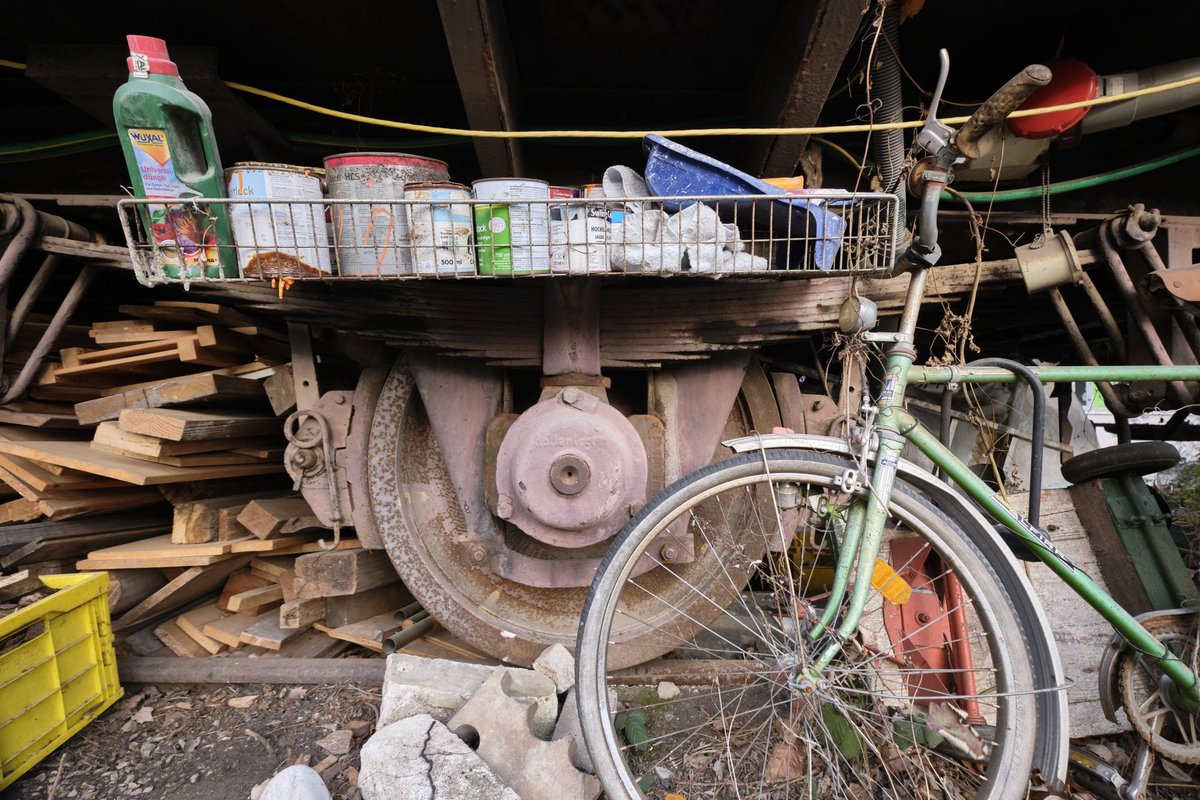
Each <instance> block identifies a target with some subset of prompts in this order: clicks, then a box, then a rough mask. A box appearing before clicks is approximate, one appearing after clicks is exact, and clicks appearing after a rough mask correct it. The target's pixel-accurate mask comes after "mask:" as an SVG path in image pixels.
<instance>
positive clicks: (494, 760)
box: [448, 670, 600, 800]
mask: <svg viewBox="0 0 1200 800" xmlns="http://www.w3.org/2000/svg"><path fill="white" fill-rule="evenodd" d="M511 683H512V679H511V677H510V676H508V675H506V674H505V672H504V671H502V670H497V671H496V672H494V673H492V676H491V677H490V678H488V679H487V681H485V682H484V684H483V686H481V687H480V688H479V691H477V692H475V694H474V695H472V696H471V699H470V700H468V701H467V703H466V704H465V705H464V706H463V707H462V708H461V709H459V711H458V713H456V714H455V715H454V716H453V717H451V718H450V722H449V723H448V726H449V728H450V730H452V731H454V732H455V733H457V734H459V735H460V736H464V735H465V736H468V737H470V738H472V739H473V738H475V737H478V740H479V744H478V747H477V752H478V753H479V755H480V757H481V758H483V760H484V761H486V762H487V763H488V765H489V766H491V768H492V769H493V770H495V771H496V774H497V775H499V776H500V777H501V778H503V779H504V781H505V783H507V784H508V785H509V786H511V787H512V788H513V789H515V790H516V791H517V793H518V794H519V795H520V796H521V798H522V800H594V799H595V798H596V797H599V796H600V782H599V781H598V780H596V779H595V778H594V777H592V776H591V775H588V774H587V773H585V772H580V771H579V770H578V769H576V768H575V765H574V764H573V763H572V760H571V757H572V751H573V750H574V749H575V743H574V741H573V740H571V739H559V740H557V741H551V742H546V741H542V740H541V739H539V738H537V737H536V736H534V734H533V731H532V730H531V729H530V726H529V725H522V724H521V722H522V720H528V721H529V722H532V721H533V717H534V715H535V713H536V707H535V706H534V704H533V703H530V702H529V701H523V700H519V699H517V698H515V697H512V696H511V695H510V694H509V693H508V692H507V691H506V688H507V687H508V686H509V685H510V684H511Z"/></svg>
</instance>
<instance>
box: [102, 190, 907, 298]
mask: <svg viewBox="0 0 1200 800" xmlns="http://www.w3.org/2000/svg"><path fill="white" fill-rule="evenodd" d="M461 194H462V195H463V196H462V197H461V198H460V197H457V196H450V197H441V198H440V199H429V200H421V199H396V200H384V201H381V200H353V199H332V198H325V199H322V200H267V201H263V200H250V199H230V198H194V199H186V200H162V199H126V200H122V201H120V203H118V212H119V214H120V218H121V225H122V228H123V229H124V231H125V236H126V239H127V241H128V244H129V253H130V257H131V258H132V260H133V265H134V269H135V272H136V274H137V277H138V280H139V281H141V282H142V283H144V284H146V285H155V284H159V283H192V282H197V283H199V282H228V281H263V280H272V279H284V280H289V281H305V280H317V281H329V280H372V281H375V280H483V279H504V280H509V279H518V278H530V277H565V276H573V275H593V276H605V275H608V276H619V275H648V276H661V277H668V276H698V277H710V278H718V277H723V276H731V275H736V276H741V277H756V276H757V277H764V278H784V277H819V276H837V275H850V274H857V275H862V274H866V275H872V274H883V273H886V272H888V271H889V270H891V268H892V265H893V263H894V261H895V255H896V253H895V241H896V234H897V231H898V225H899V223H900V221H899V220H898V218H897V215H898V203H897V200H896V197H895V196H894V195H890V194H883V193H856V194H851V193H848V192H838V191H829V192H824V191H819V192H818V191H814V192H806V193H805V194H804V195H802V196H796V195H786V194H780V195H708V196H688V197H682V196H680V197H652V198H605V199H566V198H553V199H537V200H520V201H505V202H502V203H497V202H495V201H489V200H476V199H471V198H469V197H468V196H467V195H466V192H465V191H464V192H461Z"/></svg>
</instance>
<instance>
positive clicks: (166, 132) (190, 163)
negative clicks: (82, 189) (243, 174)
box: [113, 36, 238, 279]
mask: <svg viewBox="0 0 1200 800" xmlns="http://www.w3.org/2000/svg"><path fill="white" fill-rule="evenodd" d="M126 38H127V40H128V42H129V59H128V60H127V63H128V65H129V80H128V81H127V82H126V83H125V85H124V86H122V87H120V88H119V89H117V93H116V95H115V96H114V97H113V116H114V117H115V118H116V121H117V133H118V135H119V136H120V138H121V149H122V150H123V151H124V153H125V163H126V164H127V165H128V167H129V177H130V178H131V179H132V180H133V188H134V192H135V193H136V195H137V196H138V197H146V198H150V199H157V198H162V199H163V200H169V201H178V200H188V199H189V198H196V197H224V196H225V187H224V173H223V172H222V170H221V156H220V154H219V153H218V152H217V140H216V137H215V136H214V135H213V126H212V112H211V111H209V110H208V105H207V104H205V102H204V101H203V100H201V99H200V97H199V96H198V95H196V94H193V93H192V92H189V91H188V90H187V87H185V86H184V85H183V81H182V80H180V78H179V68H178V67H176V66H175V64H174V62H172V61H171V57H170V56H169V55H168V54H167V43H166V42H164V41H163V40H162V39H155V38H154V37H151V36H129V37H126ZM141 212H142V224H143V225H144V226H145V229H146V230H147V231H148V232H149V235H151V236H152V237H153V238H154V243H155V246H156V250H157V251H158V253H160V254H161V257H162V267H163V271H164V272H165V274H166V276H167V277H168V278H176V279H178V278H181V277H187V278H198V277H200V276H204V277H207V278H220V277H226V278H236V277H238V268H237V257H236V253H235V251H234V248H233V235H232V233H231V231H230V227H229V210H228V208H227V207H226V206H224V205H213V206H210V205H206V204H203V203H188V202H182V203H181V202H167V203H164V204H162V205H156V204H150V205H145V206H142V207H141Z"/></svg>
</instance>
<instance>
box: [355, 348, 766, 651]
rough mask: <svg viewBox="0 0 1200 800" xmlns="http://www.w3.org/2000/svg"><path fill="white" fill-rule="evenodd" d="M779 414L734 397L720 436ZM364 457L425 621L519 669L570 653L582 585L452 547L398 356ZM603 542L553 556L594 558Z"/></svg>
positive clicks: (438, 469)
mask: <svg viewBox="0 0 1200 800" xmlns="http://www.w3.org/2000/svg"><path fill="white" fill-rule="evenodd" d="M751 382H754V383H756V384H757V385H759V386H761V385H762V383H763V382H765V376H763V374H762V370H761V367H759V366H758V364H757V362H755V363H754V364H753V365H752V372H751V377H748V378H747V382H746V383H747V384H750V383H751ZM778 416H779V411H778V407H777V406H776V405H775V398H774V396H773V395H772V394H770V392H766V393H763V392H761V391H743V392H742V393H741V395H740V396H739V399H738V402H737V404H736V405H735V407H734V409H733V410H732V411H731V413H730V415H729V420H728V422H727V424H726V428H725V434H726V436H728V437H732V436H739V435H744V434H745V433H748V432H750V431H751V430H753V429H756V421H758V422H757V425H758V426H760V427H759V428H758V429H761V426H763V425H766V426H767V427H766V429H767V430H769V429H770V427H769V426H770V424H772V421H774V420H778ZM774 424H778V422H774ZM723 438H725V437H723ZM723 455H724V453H723V452H720V453H714V457H721V456H723ZM366 456H367V468H366V473H367V478H368V482H369V489H370V497H371V506H372V511H373V516H374V518H375V524H376V527H377V529H378V531H379V534H380V537H381V538H382V540H383V543H384V546H385V547H386V548H387V551H388V555H389V556H390V557H391V560H392V563H394V564H395V565H396V570H397V571H398V572H399V573H400V577H401V578H403V580H404V582H405V584H406V585H407V586H408V588H409V590H410V591H411V592H412V593H413V595H414V596H415V597H416V598H417V599H418V600H420V601H421V603H422V604H423V605H424V606H425V608H427V609H428V610H429V612H430V614H431V616H433V617H434V619H436V620H437V621H438V622H440V623H441V624H443V625H444V626H445V627H446V628H447V629H448V630H450V631H451V632H452V633H454V634H455V635H457V636H459V637H461V638H462V639H463V640H465V641H466V642H468V643H469V644H471V645H472V646H473V647H476V648H479V649H480V650H483V651H484V652H486V653H488V654H489V655H492V656H494V657H496V658H499V659H501V660H503V661H506V662H509V663H514V664H528V663H530V662H531V661H532V660H533V659H534V658H536V657H537V655H538V654H539V653H540V652H541V651H542V650H543V649H545V648H546V647H547V646H549V645H550V644H553V643H556V642H558V643H562V644H563V645H565V646H567V647H568V648H571V649H574V646H575V637H576V634H577V632H578V629H579V617H580V612H581V610H582V608H583V601H584V597H585V595H586V594H587V586H586V585H584V586H580V587H578V588H569V589H560V588H556V589H547V588H538V587H534V586H528V585H525V584H521V583H517V582H515V581H511V580H507V579H505V578H502V577H500V576H498V575H496V574H495V573H493V572H491V571H489V570H487V569H485V568H483V567H481V566H479V565H478V564H476V563H473V561H472V559H471V557H470V555H469V554H467V553H466V552H464V549H463V548H462V547H461V546H458V542H459V541H461V538H462V536H463V532H464V531H465V530H466V523H465V520H464V517H463V512H462V508H461V505H460V504H459V503H458V501H457V497H456V494H455V491H454V487H453V485H452V484H451V481H450V477H449V474H448V472H447V469H446V466H445V464H444V462H443V460H442V454H441V451H440V449H439V447H438V443H437V439H436V438H435V436H434V432H433V429H432V427H431V425H430V423H429V420H428V417H427V416H426V413H425V409H424V407H423V405H422V401H421V396H420V393H419V392H418V391H417V390H416V385H415V382H414V380H413V377H412V375H411V374H410V372H409V370H408V368H407V366H406V365H405V363H404V359H403V358H401V359H398V360H397V362H396V364H395V365H394V366H393V367H392V370H391V372H390V373H389V375H388V377H387V379H386V380H385V381H384V383H383V387H382V389H381V390H380V392H379V395H378V399H377V400H376V403H375V412H374V416H373V418H372V423H371V432H370V437H369V443H368V447H367V453H366ZM527 546H528V545H527ZM605 546H606V543H605V545H601V546H598V547H597V548H592V549H589V550H585V551H562V552H561V553H559V555H561V556H562V557H563V558H575V559H579V558H589V559H598V558H599V557H600V556H602V555H603V550H604V547H605ZM537 548H538V552H537V556H538V557H541V558H547V557H554V555H553V554H552V553H550V552H549V551H548V550H547V549H546V546H545V545H542V544H540V543H538V545H537ZM721 556H722V554H719V553H706V554H705V557H703V558H701V559H699V560H697V561H696V562H694V563H693V564H692V565H690V566H691V568H692V569H693V570H695V571H696V573H697V574H709V573H714V572H716V571H718V570H719V569H720V567H719V563H718V559H719V558H720V557H721ZM589 574H590V573H589ZM628 645H629V646H628V647H627V648H623V652H624V653H625V654H626V655H625V657H624V660H626V661H627V662H628V663H630V664H633V663H638V662H640V661H642V660H645V659H646V658H649V657H652V656H653V655H657V651H656V652H654V653H641V652H639V650H638V646H637V642H636V641H633V642H629V643H628Z"/></svg>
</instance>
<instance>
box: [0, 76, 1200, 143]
mask: <svg viewBox="0 0 1200 800" xmlns="http://www.w3.org/2000/svg"><path fill="white" fill-rule="evenodd" d="M0 66H3V67H12V68H13V69H22V70H23V69H25V68H26V65H25V64H22V63H21V62H19V61H7V60H4V59H0ZM224 83H225V85H226V86H228V87H229V88H230V89H236V90H237V91H239V92H245V93H247V94H253V95H258V96H259V97H263V98H266V99H268V100H274V101H276V102H277V103H284V104H285V105H289V106H295V107H296V108H303V109H305V110H307V111H312V112H315V113H317V114H323V115H325V116H327V117H334V118H336V119H344V120H348V121H350V122H359V123H362V124H364V125H377V126H379V127H383V128H400V129H402V130H406V131H416V132H418V133H433V134H442V135H445V136H469V137H473V138H476V139H640V138H642V137H643V136H645V135H646V134H647V133H657V134H659V135H660V136H668V137H672V138H676V139H678V138H682V137H684V136H812V135H817V134H831V133H869V132H872V131H895V130H904V129H908V128H920V127H921V126H922V125H924V124H925V122H924V120H913V121H911V122H889V123H886V124H883V125H871V124H866V125H826V126H817V127H809V128H683V129H680V130H641V131H588V130H574V131H475V130H470V129H467V128H444V127H441V126H438V125H420V124H417V123H414V122H397V121H395V120H388V119H377V118H375V117H366V116H363V115H362V114H351V113H349V112H346V111H338V110H336V109H332V108H325V107H324V106H318V105H314V104H313V103H306V102H304V101H303V100H297V99H295V98H293V97H287V96H286V95H282V94H276V93H275V92H268V91H267V90H266V89H259V88H257V87H254V86H247V85H246V84H244V83H236V82H234V81H224ZM1197 84H1200V76H1197V77H1194V78H1185V79H1183V80H1178V81H1171V82H1170V83H1164V84H1160V85H1158V86H1149V87H1147V88H1145V89H1136V90H1134V91H1132V92H1122V93H1120V94H1114V95H1109V96H1108V97H1095V98H1093V99H1091V100H1080V101H1078V102H1075V103H1060V104H1059V105H1054V106H1043V107H1041V108H1028V109H1025V110H1023V111H1014V112H1013V113H1011V114H1009V117H1010V118H1015V117H1036V116H1041V115H1042V114H1054V113H1056V112H1059V111H1070V110H1073V109H1076V108H1090V107H1092V106H1103V105H1109V104H1110V103H1119V102H1121V101H1123V100H1132V99H1134V98H1136V97H1146V96H1147V95H1152V94H1161V93H1162V92H1170V91H1174V90H1175V89H1182V88H1184V87H1186V86H1195V85H1197ZM968 119H970V117H965V116H964V117H948V118H945V119H943V120H942V122H944V123H946V124H947V125H959V124H961V123H963V122H966V121H967V120H968Z"/></svg>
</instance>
